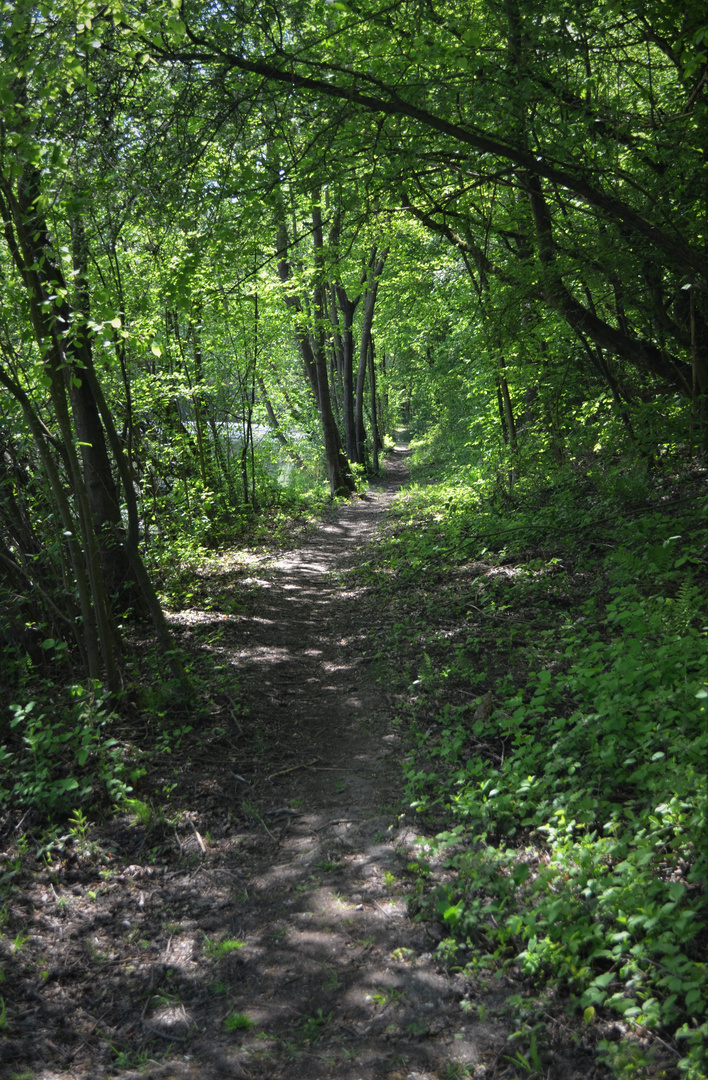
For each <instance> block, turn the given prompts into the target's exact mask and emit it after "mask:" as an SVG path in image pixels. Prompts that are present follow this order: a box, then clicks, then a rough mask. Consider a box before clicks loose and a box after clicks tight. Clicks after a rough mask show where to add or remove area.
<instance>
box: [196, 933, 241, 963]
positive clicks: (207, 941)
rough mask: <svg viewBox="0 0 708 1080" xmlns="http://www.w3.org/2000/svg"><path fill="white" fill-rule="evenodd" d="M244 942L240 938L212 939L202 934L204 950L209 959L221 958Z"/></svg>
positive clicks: (236, 949) (239, 947)
mask: <svg viewBox="0 0 708 1080" xmlns="http://www.w3.org/2000/svg"><path fill="white" fill-rule="evenodd" d="M245 944H246V942H245V941H241V939H240V938H224V939H223V941H213V940H212V939H211V938H208V937H207V936H206V934H205V935H204V952H205V953H206V955H207V956H208V957H209V959H210V960H221V959H222V958H223V957H224V956H228V955H229V953H232V952H238V950H239V949H242V948H243V947H244V945H245Z"/></svg>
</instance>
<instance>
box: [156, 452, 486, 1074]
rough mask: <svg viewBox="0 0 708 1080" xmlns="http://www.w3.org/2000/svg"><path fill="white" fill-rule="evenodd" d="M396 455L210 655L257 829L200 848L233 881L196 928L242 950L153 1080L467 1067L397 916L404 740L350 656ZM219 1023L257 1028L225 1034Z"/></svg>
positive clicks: (399, 472)
mask: <svg viewBox="0 0 708 1080" xmlns="http://www.w3.org/2000/svg"><path fill="white" fill-rule="evenodd" d="M406 454H407V451H406V449H405V447H403V446H400V447H397V448H396V449H395V450H394V452H393V453H392V454H391V455H389V457H388V460H387V467H386V475H385V479H384V481H383V482H382V483H381V484H380V485H379V487H378V489H377V490H375V491H372V492H371V493H369V494H368V495H367V496H365V497H364V498H363V499H361V500H356V501H354V502H352V503H351V504H349V505H346V506H343V507H341V508H339V509H338V510H337V512H336V516H334V517H333V518H331V519H330V520H329V521H326V522H324V523H322V524H321V525H320V526H319V527H318V528H317V530H316V531H315V533H314V534H313V535H311V536H310V537H309V538H308V539H307V541H306V542H305V543H304V544H303V545H302V546H299V547H297V548H296V549H294V550H291V551H288V552H287V553H284V554H281V555H280V556H278V557H277V558H275V559H272V558H266V559H265V560H264V561H263V562H262V563H260V564H259V565H257V566H256V567H255V568H253V569H252V572H251V576H250V577H248V578H246V579H245V580H243V579H242V580H241V581H240V582H239V585H238V596H239V599H240V600H241V601H243V602H244V603H245V607H246V611H245V613H242V614H241V615H240V616H239V620H238V623H237V626H236V628H235V630H234V631H233V633H229V632H226V633H224V634H223V635H222V636H221V639H220V644H219V648H220V649H221V650H222V652H223V655H224V657H225V658H228V660H229V662H230V663H231V664H232V665H233V667H234V668H235V670H236V671H237V673H238V675H239V681H240V685H241V694H242V698H243V700H244V702H245V704H246V709H247V715H246V717H245V719H244V721H243V727H244V729H245V730H244V735H245V737H246V743H247V744H249V745H254V744H255V745H257V746H259V748H260V753H261V760H260V761H255V762H251V763H249V765H248V767H247V768H246V767H242V766H239V767H240V768H241V775H242V776H243V779H244V780H248V781H249V786H248V787H245V786H241V787H239V783H240V782H239V781H238V780H236V790H237V794H238V796H239V798H240V800H241V807H242V810H245V812H246V813H247V814H250V815H251V818H252V820H253V821H254V826H255V827H253V828H252V829H251V830H250V831H249V832H248V833H246V834H244V833H243V832H241V834H240V835H239V836H238V838H237V843H236V847H235V848H234V839H235V838H234V836H233V835H231V836H229V835H228V833H229V830H228V828H225V830H224V831H225V833H226V843H225V844H224V843H218V842H216V841H214V840H212V845H211V847H210V849H209V853H208V861H209V862H210V863H212V865H213V864H214V863H215V862H217V863H218V865H219V867H220V868H221V869H222V870H228V869H230V870H231V872H232V873H234V874H241V875H243V876H240V877H239V878H238V880H237V882H236V883H230V882H229V881H228V880H226V881H225V880H224V878H223V876H222V877H221V878H220V879H219V878H217V880H218V883H219V885H220V891H219V892H218V894H215V893H214V892H213V887H212V889H210V892H211V894H212V895H213V899H214V904H213V907H212V912H211V913H210V915H209V918H208V921H207V924H205V923H204V920H203V919H202V920H201V927H202V929H203V932H204V933H205V934H208V935H209V936H210V938H211V937H213V938H214V939H216V940H218V939H221V940H225V938H228V937H229V936H231V935H233V937H234V938H235V939H237V940H243V941H244V942H245V945H244V946H243V948H240V949H238V950H234V951H233V952H231V953H224V954H223V956H222V957H221V959H220V960H218V961H217V962H216V964H214V965H212V966H213V967H214V968H215V971H214V974H213V976H212V978H214V979H215V981H218V983H219V987H218V989H219V990H221V991H223V997H222V999H221V1000H219V998H218V996H217V997H216V999H214V998H212V1001H211V1002H210V1003H209V1008H208V1010H207V1011H208V1017H207V1015H205V1010H204V1005H203V1004H202V1005H200V1006H199V1007H198V1008H195V1009H194V1011H193V1012H192V1020H193V1022H194V1024H195V1027H196V1029H197V1030H198V1031H199V1032H200V1034H199V1035H196V1034H195V1035H194V1036H192V1037H191V1038H190V1047H189V1049H190V1055H193V1060H192V1062H182V1063H181V1066H180V1067H179V1069H177V1062H175V1061H173V1062H172V1063H171V1065H169V1066H166V1067H165V1068H164V1070H160V1071H159V1072H155V1073H154V1075H155V1076H156V1077H157V1076H161V1077H162V1076H164V1077H168V1076H170V1077H171V1076H177V1075H181V1076H185V1077H186V1076H190V1077H191V1076H194V1075H198V1076H200V1077H204V1078H210V1077H212V1076H213V1077H216V1076H235V1077H236V1076H246V1077H268V1078H276V1077H278V1078H280V1077H282V1078H286V1077H287V1078H292V1080H300V1078H302V1080H305V1078H308V1080H320V1078H321V1080H324V1078H335V1077H337V1078H342V1080H348V1078H351V1080H374V1078H376V1080H379V1078H383V1077H387V1078H390V1080H394V1078H395V1080H402V1078H404V1077H411V1078H413V1077H417V1078H420V1080H423V1078H431V1080H432V1078H434V1077H436V1078H437V1077H445V1078H447V1077H451V1076H457V1075H463V1071H462V1069H463V1067H464V1066H470V1065H472V1064H473V1063H474V1062H475V1061H477V1060H478V1058H479V1047H478V1045H477V1040H476V1039H475V1038H474V1037H473V1035H472V1031H471V1027H472V1026H474V1025H471V1024H470V1023H466V1018H465V1016H464V1014H463V1013H462V1011H461V1009H460V1005H459V999H460V997H461V996H462V994H461V990H460V986H459V985H458V984H457V982H456V980H455V979H454V978H452V977H450V976H449V975H448V974H446V973H445V972H444V971H443V970H442V969H440V968H439V966H438V965H437V963H436V962H435V960H434V958H433V955H432V950H433V949H434V947H435V945H436V944H437V939H433V938H432V936H431V933H430V931H429V930H428V929H426V927H425V926H424V925H423V924H420V923H413V922H411V921H410V919H409V918H408V915H407V905H406V900H405V897H404V895H403V894H404V891H405V889H404V886H403V885H402V884H401V882H400V875H401V871H402V870H404V869H405V867H406V865H407V863H408V862H409V861H410V859H411V857H412V854H411V851H412V848H413V847H414V844H415V835H414V833H413V831H412V829H411V828H410V827H409V826H408V825H405V824H402V822H403V820H404V819H403V818H400V819H399V817H398V814H399V812H400V809H401V795H402V791H401V787H402V785H401V762H400V757H401V752H402V751H401V747H402V740H401V738H400V735H399V734H398V732H397V731H396V729H395V726H394V725H392V723H391V719H392V718H391V712H390V708H389V704H388V701H387V699H386V696H385V693H384V691H383V689H382V687H381V686H380V684H379V683H378V682H377V681H376V680H375V677H374V675H373V672H372V670H371V668H370V667H369V665H368V664H367V663H366V661H365V659H364V657H363V655H362V653H363V651H364V645H365V642H366V639H367V630H368V627H369V624H370V621H371V619H372V617H374V618H375V619H376V620H377V621H379V620H381V618H382V617H384V618H385V612H383V613H382V612H380V611H379V612H375V613H372V610H371V602H370V600H369V602H367V597H366V596H365V593H366V590H365V589H364V588H362V587H360V586H357V585H356V584H352V583H351V582H347V579H346V570H347V569H348V568H350V567H351V566H353V565H356V563H357V562H358V561H360V560H361V559H362V557H365V548H366V545H367V543H368V542H370V540H371V539H372V537H373V536H374V535H375V533H376V530H377V528H378V527H379V525H380V524H381V522H382V521H383V520H384V518H385V515H386V513H387V511H388V510H389V508H390V506H391V503H392V501H393V499H394V497H395V495H396V492H397V491H398V490H399V488H400V487H401V485H402V484H403V483H404V482H405V480H406V478H407V469H406ZM343 572H344V573H343ZM232 779H234V777H233V775H232ZM227 783H228V781H227V780H226V778H221V783H220V788H221V790H224V789H227ZM233 787H234V785H233V783H232V784H231V788H232V790H233ZM205 824H206V823H205ZM212 833H213V830H212ZM244 856H245V861H244ZM213 869H214V870H216V866H213ZM208 873H209V871H208V870H207V869H206V868H205V871H204V874H207V875H208ZM234 893H235V894H236V896H237V899H233V897H234ZM214 909H217V910H219V912H220V914H219V915H218V916H217V917H214V914H213V911H214ZM190 939H191V940H192V941H193V940H194V935H193V932H190V934H189V935H187V937H186V940H185V945H186V943H187V940H190ZM197 963H199V961H197ZM216 969H218V970H216ZM195 1006H196V1002H195ZM229 1015H231V1016H239V1017H247V1018H248V1020H249V1021H252V1022H253V1024H254V1027H253V1028H252V1029H251V1030H250V1031H249V1030H247V1029H245V1028H244V1029H242V1030H236V1031H234V1032H232V1033H230V1034H228V1033H227V1032H226V1031H225V1027H224V1025H225V1024H226V1026H228V1024H229V1020H228V1016H229ZM232 1022H233V1023H239V1022H243V1023H245V1022H246V1021H235V1020H234V1021H232ZM477 1026H478V1027H479V1025H477ZM485 1027H486V1025H485ZM488 1034H489V1035H491V1034H492V1033H491V1032H488ZM176 1070H177V1071H176Z"/></svg>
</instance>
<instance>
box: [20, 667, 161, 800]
mask: <svg viewBox="0 0 708 1080" xmlns="http://www.w3.org/2000/svg"><path fill="white" fill-rule="evenodd" d="M10 711H11V714H12V719H10V720H9V722H8V723H7V724H6V727H5V730H4V732H3V735H4V737H5V738H6V739H7V742H5V743H4V745H3V746H2V747H1V748H0V805H2V806H4V807H9V806H12V807H18V808H19V807H30V806H31V807H35V808H37V809H39V810H41V811H42V812H43V813H47V814H49V815H50V816H54V815H56V814H61V813H63V812H66V811H67V810H68V809H69V808H70V807H80V806H90V805H95V804H96V803H97V802H99V801H101V800H105V799H108V800H109V801H110V802H119V801H121V800H122V799H123V798H125V796H126V795H127V794H128V793H129V792H130V791H132V784H134V783H135V781H136V780H137V779H138V778H139V777H140V776H141V775H143V774H144V769H141V768H140V767H137V766H136V765H135V764H134V762H131V760H130V757H129V755H128V753H127V748H126V747H125V746H124V745H122V744H121V743H120V741H119V740H118V739H117V738H115V737H114V736H112V735H110V734H109V731H110V728H111V726H112V725H113V723H114V721H115V714H114V713H113V712H112V710H111V708H110V704H109V702H108V700H107V696H106V694H105V692H104V691H102V690H101V688H100V687H96V686H93V687H84V686H82V685H80V684H76V685H74V686H71V687H69V688H68V691H66V692H64V691H63V690H61V689H54V690H53V691H50V692H49V693H48V694H47V695H46V696H43V698H42V700H41V704H38V702H37V701H28V702H26V703H24V704H22V705H20V704H15V705H12V706H11V708H10Z"/></svg>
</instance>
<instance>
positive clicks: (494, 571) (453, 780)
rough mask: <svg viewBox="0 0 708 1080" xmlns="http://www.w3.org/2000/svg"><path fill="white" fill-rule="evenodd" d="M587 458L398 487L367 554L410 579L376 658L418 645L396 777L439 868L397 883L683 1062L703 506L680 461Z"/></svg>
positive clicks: (498, 959) (696, 832)
mask: <svg viewBox="0 0 708 1080" xmlns="http://www.w3.org/2000/svg"><path fill="white" fill-rule="evenodd" d="M581 460H582V461H583V468H582V471H581V469H579V468H577V467H574V468H567V469H566V470H565V471H564V472H561V473H559V472H557V471H556V472H555V474H553V475H552V476H550V477H547V478H546V480H545V483H543V484H541V483H540V482H539V480H535V481H528V482H527V483H526V484H525V485H521V486H520V487H519V488H517V489H515V496H514V498H513V499H509V497H508V496H506V497H505V498H504V500H503V501H502V503H501V504H500V503H498V502H497V501H496V498H495V494H494V492H495V488H494V479H493V478H490V477H485V475H484V473H483V472H479V471H478V472H477V474H476V476H475V474H474V472H473V470H472V468H471V466H470V467H469V470H468V472H467V473H466V474H463V479H462V480H460V479H458V480H457V482H451V481H448V482H447V483H439V484H434V485H428V486H426V487H424V488H417V489H416V488H413V490H412V491H411V493H410V494H409V495H407V496H406V497H405V498H404V499H402V500H401V509H400V514H399V519H398V522H397V524H396V526H395V527H394V529H393V530H392V532H391V534H390V535H389V536H388V537H387V538H386V539H385V541H384V542H383V543H382V545H381V549H380V551H379V553H378V555H377V557H376V559H375V560H373V561H372V562H371V563H370V564H369V566H368V568H367V569H366V571H365V572H366V573H367V575H368V576H369V577H370V578H371V579H373V580H374V581H376V587H377V588H379V589H385V590H388V591H391V592H392V595H393V597H394V598H395V597H398V596H399V595H400V596H401V602H402V600H403V596H404V595H405V598H406V600H407V601H408V602H409V603H410V599H411V594H410V589H411V587H413V588H414V589H416V617H415V618H414V619H412V620H410V621H409V622H408V624H406V623H395V624H394V625H393V626H392V627H391V628H390V632H389V634H388V635H387V638H382V639H380V641H379V663H381V664H386V665H389V664H390V663H391V660H392V658H393V655H396V654H397V655H398V656H399V657H401V658H402V659H408V660H409V666H407V667H406V666H405V665H403V666H402V670H399V673H398V679H399V683H400V685H401V687H402V688H403V687H404V686H406V685H407V692H406V695H405V696H406V698H407V700H408V703H409V704H408V706H407V713H408V715H409V716H410V718H411V721H412V729H411V734H412V739H413V742H414V746H415V747H416V749H415V752H414V754H413V755H412V757H411V760H410V761H409V763H408V764H407V765H406V767H405V773H406V783H407V791H408V796H409V799H410V802H411V804H412V805H413V807H414V808H415V810H416V811H417V812H418V813H419V814H421V815H422V817H423V819H424V820H425V821H426V822H429V823H431V824H434V825H437V837H436V840H435V841H434V842H433V843H431V845H430V846H431V851H433V852H437V853H438V854H445V853H447V854H446V860H447V861H446V865H447V866H448V867H449V870H450V871H451V872H452V879H451V881H450V883H449V884H445V885H441V886H438V887H437V888H435V889H434V890H432V891H430V890H429V889H427V890H426V889H425V888H424V886H423V885H422V884H421V879H420V875H418V874H416V875H415V878H416V881H415V884H414V888H413V893H412V895H413V897H414V898H417V899H415V903H416V904H418V905H419V906H420V905H422V908H421V910H422V911H423V912H424V913H426V914H427V915H429V916H432V917H435V918H437V919H439V920H440V921H441V922H442V923H443V925H444V926H445V927H446V928H447V932H448V934H449V935H451V938H450V939H449V942H448V946H449V947H448V946H446V949H447V952H446V956H447V957H448V962H451V963H453V964H455V965H457V966H459V967H462V968H464V967H465V966H467V969H468V970H474V969H477V970H483V969H485V968H487V967H492V968H493V967H496V966H499V965H505V964H513V965H516V966H517V967H518V969H519V970H520V971H521V972H522V973H523V974H524V975H525V976H526V977H527V978H528V979H529V981H530V982H532V983H534V984H536V985H537V986H540V987H543V986H547V985H549V984H550V985H552V986H555V987H556V988H557V990H556V992H557V993H558V994H560V995H561V1000H562V996H563V995H568V996H569V999H570V1004H571V1006H572V1007H573V1008H575V1009H577V1010H580V1011H584V1012H585V1013H586V1014H587V1015H588V1016H590V1014H592V1015H597V1016H598V1017H599V1016H603V1017H605V1016H610V1015H612V1014H613V1013H614V1014H619V1015H621V1016H622V1017H623V1018H624V1020H625V1021H626V1022H627V1023H629V1024H630V1026H632V1025H634V1026H636V1027H638V1028H640V1029H648V1030H650V1031H659V1032H663V1033H665V1034H666V1033H671V1034H672V1035H673V1037H674V1038H675V1039H676V1040H677V1043H676V1045H677V1047H678V1048H679V1053H680V1056H681V1059H682V1066H681V1067H682V1069H683V1070H684V1071H686V1072H687V1073H688V1074H689V1075H696V1076H698V1075H701V1074H700V1068H701V1065H700V1062H701V1061H702V1058H701V1053H702V1051H701V1045H702V1043H701V1039H702V1035H701V1033H702V1032H704V1031H705V1024H706V1021H707V1020H708V968H707V967H706V963H705V957H704V947H705V940H704V938H705V928H704V914H705V906H706V895H705V880H706V875H707V870H708V861H707V860H708V850H706V835H707V833H706V823H707V820H708V817H707V815H708V806H707V779H708V778H707V777H706V761H708V725H707V724H706V702H707V701H708V660H707V656H708V652H707V650H706V633H707V630H708V628H707V627H706V621H707V617H708V609H707V608H706V602H705V596H706V590H705V564H704V551H705V542H706V538H707V537H708V501H707V500H706V498H705V496H704V495H701V494H700V489H699V492H696V490H695V489H694V487H693V486H691V485H692V481H691V477H690V472H686V474H685V480H684V484H685V483H686V482H687V483H688V487H684V490H683V491H682V484H681V480H680V479H678V478H676V477H674V476H673V475H672V473H671V471H670V470H668V469H667V470H666V472H665V473H663V474H662V472H661V471H659V473H658V474H657V472H656V471H655V472H654V474H653V475H651V474H648V473H647V472H646V471H639V472H638V471H637V469H636V466H635V467H632V466H630V465H629V462H627V461H626V460H625V461H624V462H622V461H621V460H619V461H618V462H616V464H615V465H614V466H613V467H611V468H609V469H607V468H605V469H604V470H603V469H602V468H601V466H600V461H601V458H600V454H599V451H597V452H596V454H595V461H594V462H592V463H589V462H588V459H587V456H586V455H585V454H582V455H581ZM589 464H590V467H588V465H589ZM423 469H425V465H423ZM490 491H491V499H490V498H489V493H490ZM684 491H685V494H684ZM669 504H670V505H669ZM512 506H513V516H511V515H510V514H509V510H510V509H511V507H512ZM404 591H405V592H404ZM426 613H429V614H428V617H427V619H426ZM416 656H417V660H416ZM388 657H391V659H388ZM399 667H400V665H399ZM416 675H417V678H415V677H414V676H416ZM466 949H469V950H471V957H472V958H471V959H468V960H467V964H466V965H465V950H466ZM467 955H470V954H467ZM588 1010H589V1012H588ZM680 1048H683V1049H680ZM608 1053H609V1051H608ZM695 1070H698V1072H696V1071H695Z"/></svg>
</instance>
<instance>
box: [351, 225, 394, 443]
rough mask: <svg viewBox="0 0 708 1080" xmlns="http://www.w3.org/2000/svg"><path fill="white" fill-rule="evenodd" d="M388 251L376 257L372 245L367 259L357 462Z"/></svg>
mask: <svg viewBox="0 0 708 1080" xmlns="http://www.w3.org/2000/svg"><path fill="white" fill-rule="evenodd" d="M388 252H389V249H388V247H386V248H384V250H383V251H382V252H381V254H380V255H379V257H378V259H377V258H376V247H375V246H374V248H373V249H372V252H371V257H370V259H369V274H368V280H367V287H366V292H365V294H364V318H363V321H362V326H361V340H360V342H359V368H358V370H357V380H356V402H355V409H354V425H355V431H356V453H357V456H356V458H355V459H354V460H355V461H358V462H363V460H364V443H365V442H366V431H365V428H364V379H365V376H366V365H367V359H368V355H369V342H370V340H371V328H372V326H373V323H374V307H375V305H376V294H377V292H378V289H379V278H380V277H381V274H382V273H383V268H384V265H385V263H386V257H387V255H388Z"/></svg>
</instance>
